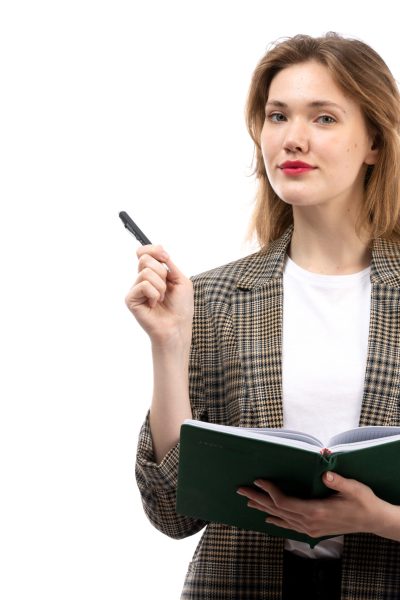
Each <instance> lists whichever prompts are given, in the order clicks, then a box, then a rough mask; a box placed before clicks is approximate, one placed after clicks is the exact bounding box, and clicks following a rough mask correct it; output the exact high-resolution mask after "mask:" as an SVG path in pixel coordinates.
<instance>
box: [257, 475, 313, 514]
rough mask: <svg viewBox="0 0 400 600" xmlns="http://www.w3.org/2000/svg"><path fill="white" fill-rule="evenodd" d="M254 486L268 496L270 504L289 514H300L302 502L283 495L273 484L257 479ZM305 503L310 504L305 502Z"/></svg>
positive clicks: (302, 506)
mask: <svg viewBox="0 0 400 600" xmlns="http://www.w3.org/2000/svg"><path fill="white" fill-rule="evenodd" d="M254 484H255V485H256V486H257V487H259V488H260V489H262V490H263V491H264V492H265V493H266V494H269V496H270V498H271V500H272V502H273V503H274V505H275V506H277V507H278V508H282V509H284V510H286V511H288V512H290V513H295V514H301V513H302V509H303V508H304V502H305V501H304V500H302V499H300V498H293V497H291V496H287V495H286V494H284V493H283V492H282V491H281V490H280V489H279V488H278V487H277V486H276V485H275V484H273V483H271V482H270V481H267V480H265V479H257V480H256V481H255V482H254ZM307 502H310V501H309V500H307Z"/></svg>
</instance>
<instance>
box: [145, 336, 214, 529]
mask: <svg viewBox="0 0 400 600" xmlns="http://www.w3.org/2000/svg"><path fill="white" fill-rule="evenodd" d="M193 337H194V336H193ZM189 396H190V402H191V405H192V413H193V419H197V420H207V419H206V408H205V395H204V386H203V377H202V370H201V365H200V361H199V356H198V352H197V350H196V347H195V345H194V342H193V338H192V345H191V349H190V358H189ZM149 413H150V411H148V413H147V416H146V419H145V421H144V423H143V426H142V428H141V431H140V434H139V441H138V447H137V455H136V466H135V473H136V481H137V484H138V487H139V490H140V494H141V499H142V504H143V508H144V511H145V513H146V515H147V517H148V518H149V520H150V521H151V523H152V524H153V525H154V526H155V527H156V528H157V529H159V530H160V531H161V532H162V533H165V534H166V535H168V536H170V537H172V538H176V539H180V538H184V537H188V536H190V535H193V534H194V533H197V532H198V531H200V530H201V529H202V528H203V527H204V526H205V525H206V524H207V523H206V522H205V521H202V520H199V519H194V518H191V517H186V516H183V515H178V514H177V513H176V510H175V502H176V487H177V479H178V462H179V443H178V444H177V445H176V446H174V448H171V450H170V451H169V452H168V453H167V454H166V455H165V456H164V458H163V460H162V461H161V463H160V464H157V463H156V462H155V457H154V452H153V444H152V437H151V431H150V424H149Z"/></svg>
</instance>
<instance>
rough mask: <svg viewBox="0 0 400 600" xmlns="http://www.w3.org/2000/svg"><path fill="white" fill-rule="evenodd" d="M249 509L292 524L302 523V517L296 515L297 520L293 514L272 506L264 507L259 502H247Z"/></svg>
mask: <svg viewBox="0 0 400 600" xmlns="http://www.w3.org/2000/svg"><path fill="white" fill-rule="evenodd" d="M247 506H248V507H249V508H254V509H255V510H259V511H261V512H264V513H266V514H268V515H273V516H274V517H278V518H280V519H284V520H286V521H290V522H292V523H300V522H301V521H302V515H298V518H297V519H296V518H295V514H294V513H292V512H290V511H287V510H282V509H279V508H276V507H275V506H273V505H270V506H266V505H265V504H260V503H259V502H254V501H253V500H249V502H248V503H247Z"/></svg>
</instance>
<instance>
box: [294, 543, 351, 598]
mask: <svg viewBox="0 0 400 600" xmlns="http://www.w3.org/2000/svg"><path fill="white" fill-rule="evenodd" d="M341 562H342V561H341V559H340V558H303V557H301V556H297V555H295V554H293V552H288V551H286V550H285V552H284V558H283V591H282V600H300V598H305V599H307V600H340V585H341V575H342V565H341Z"/></svg>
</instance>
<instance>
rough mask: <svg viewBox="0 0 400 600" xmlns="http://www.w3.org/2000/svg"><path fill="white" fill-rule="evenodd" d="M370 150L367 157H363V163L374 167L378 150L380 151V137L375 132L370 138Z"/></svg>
mask: <svg viewBox="0 0 400 600" xmlns="http://www.w3.org/2000/svg"><path fill="white" fill-rule="evenodd" d="M371 140H372V141H371V149H370V150H369V152H368V153H367V156H366V157H365V162H366V164H367V165H374V164H375V163H376V161H377V160H378V156H379V149H380V145H381V144H380V135H379V133H378V132H375V133H374V134H373V135H372V136H371Z"/></svg>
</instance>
